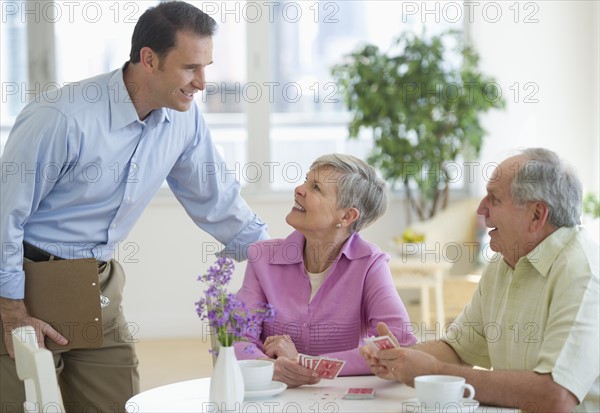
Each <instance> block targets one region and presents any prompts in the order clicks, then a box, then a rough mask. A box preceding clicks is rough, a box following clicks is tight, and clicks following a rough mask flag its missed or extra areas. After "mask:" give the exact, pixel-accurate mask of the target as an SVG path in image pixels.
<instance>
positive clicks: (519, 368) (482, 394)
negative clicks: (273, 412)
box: [361, 148, 600, 412]
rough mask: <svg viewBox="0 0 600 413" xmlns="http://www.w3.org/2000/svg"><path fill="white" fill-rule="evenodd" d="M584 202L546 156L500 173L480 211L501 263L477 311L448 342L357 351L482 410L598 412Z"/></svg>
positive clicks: (479, 294) (527, 153) (592, 272)
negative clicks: (462, 386) (461, 395)
mask: <svg viewBox="0 0 600 413" xmlns="http://www.w3.org/2000/svg"><path fill="white" fill-rule="evenodd" d="M581 196H582V187H581V183H580V182H579V180H578V179H577V177H576V176H575V174H574V173H573V171H572V170H571V169H570V168H569V167H568V166H566V165H565V163H564V162H563V161H562V160H561V159H559V157H558V156H557V155H556V154H555V153H554V152H552V151H549V150H547V149H543V148H530V149H525V150H523V151H521V152H520V153H519V154H518V155H516V156H513V157H510V158H508V159H506V160H505V161H503V162H502V163H501V164H500V165H498V167H497V168H496V170H495V171H494V173H493V175H492V177H491V179H490V181H489V182H488V184H487V195H486V196H485V197H484V198H483V200H482V201H481V203H480V205H479V208H478V209H477V213H478V214H480V215H482V216H483V217H484V218H485V223H486V226H488V227H489V228H490V232H489V235H490V237H491V241H490V248H491V249H492V250H493V251H496V252H497V254H496V255H495V256H494V257H493V258H492V259H491V260H490V262H489V263H488V265H487V267H486V268H485V270H484V272H483V275H482V277H481V281H480V282H479V286H478V288H477V290H476V291H475V293H474V294H473V298H472V300H471V303H469V304H468V305H467V306H466V307H465V309H464V310H463V312H462V313H461V314H460V315H459V316H458V318H457V319H456V320H455V321H454V322H453V323H452V324H451V325H450V326H449V328H448V332H447V334H446V337H445V338H444V339H443V340H442V341H435V342H425V343H420V344H417V345H415V346H413V347H411V348H403V349H391V350H384V351H379V352H374V351H372V350H371V349H370V348H369V347H364V348H363V349H361V351H362V355H363V357H364V358H365V359H366V360H367V361H368V362H369V363H370V365H371V368H372V371H373V372H374V373H375V374H377V375H379V376H381V377H384V378H388V379H393V380H398V381H401V382H404V383H407V384H410V385H412V384H413V381H414V378H415V377H416V376H420V375H427V374H447V375H456V376H462V377H465V378H466V379H467V382H468V383H470V384H471V385H473V386H474V387H475V398H476V399H477V400H479V401H480V402H482V404H486V405H500V406H507V407H517V408H520V409H522V410H527V411H537V412H570V411H581V412H598V411H600V399H599V398H600V387H599V386H600V384H599V381H598V376H599V371H600V360H599V353H598V346H597V344H598V340H599V335H598V330H599V327H600V326H599V323H600V321H599V312H600V308H599V304H598V301H599V295H600V293H599V290H598V245H597V244H595V243H594V242H593V241H592V240H591V238H590V237H589V234H587V233H586V231H585V230H584V229H583V228H580V227H578V224H579V217H580V215H581V208H582V200H581ZM378 327H379V334H381V335H383V334H388V329H387V326H385V325H383V324H381V325H380V326H378ZM473 366H478V367H484V368H486V370H483V369H473ZM487 369H491V370H487ZM442 410H445V409H444V408H443V406H442V409H441V410H440V411H442Z"/></svg>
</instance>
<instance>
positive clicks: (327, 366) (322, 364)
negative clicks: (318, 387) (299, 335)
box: [298, 354, 346, 380]
mask: <svg viewBox="0 0 600 413" xmlns="http://www.w3.org/2000/svg"><path fill="white" fill-rule="evenodd" d="M345 363H346V362H345V361H344V360H338V359H333V358H328V357H321V356H307V355H306V354H298V364H300V365H302V366H304V367H307V368H309V369H311V370H314V371H316V372H317V374H318V375H319V377H320V378H322V379H330V380H333V379H335V378H336V377H337V376H338V374H340V371H341V370H342V367H344V364H345Z"/></svg>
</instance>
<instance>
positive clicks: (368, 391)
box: [343, 387, 375, 400]
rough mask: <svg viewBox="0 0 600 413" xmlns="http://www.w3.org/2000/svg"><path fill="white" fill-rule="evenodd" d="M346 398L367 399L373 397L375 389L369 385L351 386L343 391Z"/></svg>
mask: <svg viewBox="0 0 600 413" xmlns="http://www.w3.org/2000/svg"><path fill="white" fill-rule="evenodd" d="M343 398H344V399H346V400H368V399H374V398H375V389H373V388H371V387H351V388H349V389H348V390H346V393H344V397H343Z"/></svg>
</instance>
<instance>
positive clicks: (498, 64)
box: [470, 1, 600, 192]
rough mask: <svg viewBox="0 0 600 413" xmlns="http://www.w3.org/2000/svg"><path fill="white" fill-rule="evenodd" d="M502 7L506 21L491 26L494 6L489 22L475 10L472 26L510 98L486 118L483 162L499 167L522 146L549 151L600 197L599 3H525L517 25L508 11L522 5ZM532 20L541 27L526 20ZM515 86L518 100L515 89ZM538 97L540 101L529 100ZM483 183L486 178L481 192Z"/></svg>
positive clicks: (485, 66) (504, 4) (487, 64)
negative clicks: (502, 160)
mask: <svg viewBox="0 0 600 413" xmlns="http://www.w3.org/2000/svg"><path fill="white" fill-rule="evenodd" d="M497 4H501V5H502V13H503V15H502V19H501V20H500V21H498V22H497V23H492V22H491V20H493V14H491V11H492V9H489V14H490V16H488V18H487V19H485V18H482V17H481V14H477V13H476V14H475V20H474V22H473V24H472V25H471V26H470V31H471V35H472V40H473V42H474V44H475V46H476V47H477V49H478V50H479V52H480V55H481V58H482V59H481V64H482V68H483V69H484V70H485V71H486V72H488V73H492V74H494V76H496V78H497V79H498V81H499V83H500V85H501V87H502V91H503V96H504V97H505V98H506V101H507V108H506V110H505V111H497V112H494V113H493V114H490V115H489V116H487V118H486V121H487V122H486V127H487V130H488V131H489V136H488V139H487V140H486V141H485V144H484V147H483V153H482V156H481V162H482V164H485V163H486V162H497V161H498V160H500V159H502V158H504V157H506V154H507V151H508V150H510V149H513V148H516V147H527V146H543V147H547V148H549V149H552V150H554V151H557V152H558V153H559V154H561V155H562V156H563V157H564V158H566V159H567V161H569V162H570V163H571V164H572V165H573V166H574V167H575V169H576V170H577V171H578V172H579V176H580V177H581V180H582V182H583V185H584V189H585V190H586V191H595V192H598V186H599V174H600V170H599V166H598V165H599V159H598V153H599V152H600V148H599V139H598V136H599V135H600V130H599V113H600V105H599V99H600V98H599V96H600V93H599V73H600V67H599V66H598V62H599V50H600V44H599V38H600V34H599V32H598V30H599V29H598V26H599V23H598V22H599V17H598V15H599V2H598V1H536V2H520V3H519V4H520V5H521V6H520V15H519V22H518V23H515V22H514V17H515V14H514V9H510V7H514V5H515V4H517V3H515V2H497ZM525 4H529V5H536V7H537V8H533V7H529V8H527V9H525V8H524V5H525ZM482 8H483V6H482ZM527 16H529V17H530V18H536V19H537V20H538V22H537V23H525V22H524V20H526V17H527ZM516 83H518V84H519V92H520V93H519V97H518V98H516V96H515V91H514V90H511V89H510V88H511V86H512V87H513V89H515V87H514V86H516ZM526 84H528V85H527V86H525V85H526ZM527 97H529V98H530V99H527ZM532 99H537V101H538V102H537V103H535V102H532V103H527V102H526V101H527V100H532ZM484 186H485V182H484V181H483V180H482V181H480V185H479V188H478V190H479V191H483V187H484Z"/></svg>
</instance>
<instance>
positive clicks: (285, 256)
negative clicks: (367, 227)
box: [270, 231, 372, 264]
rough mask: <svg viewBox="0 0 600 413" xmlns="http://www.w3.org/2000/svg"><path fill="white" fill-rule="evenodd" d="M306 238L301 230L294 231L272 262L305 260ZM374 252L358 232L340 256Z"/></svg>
mask: <svg viewBox="0 0 600 413" xmlns="http://www.w3.org/2000/svg"><path fill="white" fill-rule="evenodd" d="M305 241H306V239H305V238H304V235H302V233H301V232H299V231H294V232H292V233H291V234H290V235H288V237H287V238H285V239H284V241H283V243H281V244H280V245H278V246H277V248H275V250H274V253H273V258H272V259H271V260H270V263H271V264H297V263H300V262H302V260H303V251H304V243H305ZM371 253H372V251H371V248H370V247H369V245H368V244H367V243H366V242H365V241H364V240H363V239H362V238H361V237H360V236H359V235H358V233H357V232H355V233H353V234H352V235H350V237H349V238H348V239H347V240H346V242H345V243H344V245H343V246H342V250H341V251H340V253H339V256H342V255H344V256H345V257H346V258H348V259H349V260H355V259H359V258H362V257H366V256H368V255H370V254H371Z"/></svg>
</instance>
